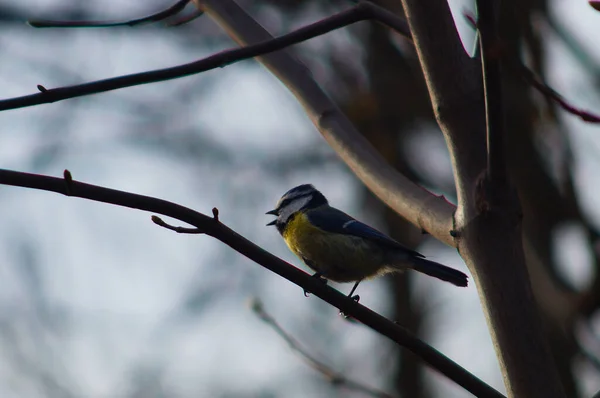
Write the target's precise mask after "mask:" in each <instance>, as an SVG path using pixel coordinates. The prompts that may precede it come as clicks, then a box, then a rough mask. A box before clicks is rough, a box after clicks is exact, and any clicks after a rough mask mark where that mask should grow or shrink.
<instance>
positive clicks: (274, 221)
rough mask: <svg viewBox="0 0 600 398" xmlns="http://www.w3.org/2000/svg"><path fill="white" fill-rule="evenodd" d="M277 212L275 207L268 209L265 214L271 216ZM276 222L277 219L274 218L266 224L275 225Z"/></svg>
mask: <svg viewBox="0 0 600 398" xmlns="http://www.w3.org/2000/svg"><path fill="white" fill-rule="evenodd" d="M277 213H279V212H278V211H277V209H275V210H270V211H268V212H266V213H265V214H268V215H271V216H276V215H277ZM276 222H277V220H276V219H275V220H273V221H271V222H270V223H268V224H267V226H270V225H275V223H276Z"/></svg>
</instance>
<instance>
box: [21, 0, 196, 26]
mask: <svg viewBox="0 0 600 398" xmlns="http://www.w3.org/2000/svg"><path fill="white" fill-rule="evenodd" d="M190 1H191V0H179V1H177V2H176V3H175V4H173V5H172V6H171V7H169V8H167V9H164V10H162V11H159V12H157V13H155V14H152V15H148V16H146V17H142V18H136V19H132V20H129V21H124V22H108V21H49V20H45V19H33V20H29V21H27V23H28V24H29V25H31V26H33V27H34V28H113V27H117V26H137V25H141V24H144V23H152V22H158V21H162V20H164V19H166V18H169V17H171V16H173V15H175V14H177V13H178V12H180V11H182V10H183V9H184V8H185V6H186V5H187V4H188V3H189V2H190Z"/></svg>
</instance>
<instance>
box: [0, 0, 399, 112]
mask: <svg viewBox="0 0 600 398" xmlns="http://www.w3.org/2000/svg"><path fill="white" fill-rule="evenodd" d="M365 20H376V21H378V22H380V23H383V24H385V25H387V26H390V27H391V28H393V29H395V30H396V31H398V32H399V33H401V34H403V35H405V36H407V37H410V32H409V30H408V26H407V25H406V23H405V22H404V21H403V20H402V19H400V18H397V17H396V16H395V15H394V14H392V13H391V12H389V11H387V10H385V9H383V8H381V7H378V6H375V5H374V4H371V3H369V2H363V3H360V4H359V5H357V6H355V7H353V8H351V9H349V10H346V11H342V12H340V13H338V14H335V15H332V16H331V17H328V18H325V19H323V20H320V21H318V22H315V23H313V24H310V25H308V26H305V27H303V28H300V29H298V30H296V31H294V32H291V33H288V34H286V35H283V36H280V37H277V38H274V39H272V40H268V41H266V42H264V43H259V44H256V45H253V46H248V47H244V48H238V49H232V50H228V51H223V52H220V53H218V54H215V55H212V56H210V57H207V58H205V59H202V60H199V61H195V62H191V63H188V64H183V65H179V66H175V67H172V68H166V69H156V70H153V71H147V72H141V73H135V74H131V75H124V76H118V77H114V78H110V79H104V80H97V81H93V82H89V83H83V84H78V85H74V86H65V87H59V88H54V89H48V88H44V90H43V91H42V92H40V93H36V94H30V95H26V96H22V97H15V98H10V99H5V100H0V111H2V110H8V109H16V108H23V107H27V106H34V105H40V104H47V103H52V102H57V101H62V100H65V99H68V98H75V97H81V96H84V95H90V94H97V93H102V92H106V91H111V90H117V89H120V88H124V87H131V86H137V85H141V84H147V83H156V82H161V81H165V80H171V79H177V78H180V77H185V76H190V75H194V74H198V73H201V72H206V71H208V70H211V69H216V68H222V67H225V66H227V65H230V64H233V63H235V62H239V61H242V60H245V59H250V58H254V57H258V56H261V55H264V54H268V53H271V52H274V51H277V50H281V49H284V48H286V47H289V46H291V45H294V44H297V43H301V42H303V41H306V40H309V39H312V38H314V37H317V36H322V35H324V34H326V33H329V32H331V31H333V30H337V29H339V28H342V27H344V26H348V25H351V24H353V23H356V22H359V21H365ZM38 87H43V86H41V85H40V86H38Z"/></svg>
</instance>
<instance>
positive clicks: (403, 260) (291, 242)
mask: <svg viewBox="0 0 600 398" xmlns="http://www.w3.org/2000/svg"><path fill="white" fill-rule="evenodd" d="M266 214H270V215H274V216H277V219H276V220H274V221H272V222H270V223H268V224H267V225H274V226H275V227H277V230H278V231H279V233H280V234H281V236H282V237H283V239H284V240H285V243H286V244H287V245H288V247H289V248H290V250H291V251H292V252H293V253H294V254H295V255H297V256H298V257H299V258H300V259H301V260H302V261H304V263H305V264H306V265H307V266H309V267H310V268H311V269H313V270H314V271H315V272H316V273H315V274H314V275H313V276H315V277H318V278H325V279H329V280H332V281H334V282H355V284H354V287H353V288H352V291H350V294H349V295H348V297H352V298H353V299H354V300H356V301H358V300H359V299H360V297H359V296H352V294H353V293H354V291H355V290H356V288H357V287H358V284H359V283H360V282H361V281H362V280H363V279H368V278H372V277H376V276H380V275H383V274H387V273H390V272H402V271H404V270H405V269H414V270H415V271H419V272H422V273H424V274H427V275H429V276H433V277H435V278H438V279H441V280H443V281H446V282H450V283H452V284H454V285H456V286H467V275H465V274H464V273H462V272H460V271H458V270H455V269H453V268H450V267H446V266H445V265H442V264H438V263H436V262H434V261H430V260H427V259H425V256H423V255H422V254H421V253H418V252H416V251H414V250H411V249H408V248H406V247H404V246H402V245H401V244H400V243H398V242H396V241H395V240H393V239H392V238H390V237H388V236H387V235H385V234H383V233H381V232H379V231H377V230H376V229H374V228H371V227H369V226H368V225H366V224H363V223H361V222H360V221H357V220H355V219H354V218H352V217H350V216H349V215H348V214H346V213H344V212H342V211H340V210H338V209H336V208H334V207H331V206H329V203H328V201H327V199H326V198H325V196H323V194H322V193H321V192H319V191H318V190H316V189H315V187H313V186H312V185H310V184H304V185H299V186H297V187H295V188H292V189H290V190H289V191H287V192H286V193H285V194H284V195H283V196H282V197H281V199H279V201H278V202H277V206H276V207H275V209H274V210H271V211H268V212H267V213H266Z"/></svg>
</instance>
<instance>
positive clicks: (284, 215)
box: [279, 196, 312, 222]
mask: <svg viewBox="0 0 600 398" xmlns="http://www.w3.org/2000/svg"><path fill="white" fill-rule="evenodd" d="M311 199H312V196H307V197H304V198H300V199H298V200H294V201H293V202H292V203H290V204H289V205H287V206H286V207H284V208H283V209H281V212H280V213H279V218H280V219H281V221H283V222H286V221H287V220H288V218H290V216H291V215H292V214H294V213H295V212H297V211H299V210H300V209H302V208H303V207H304V206H306V204H307V203H308V202H310V200H311Z"/></svg>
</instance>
